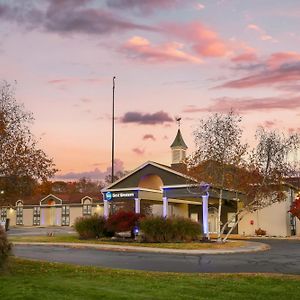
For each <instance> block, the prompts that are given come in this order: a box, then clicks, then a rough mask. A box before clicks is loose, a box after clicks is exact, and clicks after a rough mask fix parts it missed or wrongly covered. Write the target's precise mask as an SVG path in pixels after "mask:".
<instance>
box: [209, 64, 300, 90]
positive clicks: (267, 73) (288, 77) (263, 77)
mask: <svg viewBox="0 0 300 300" xmlns="http://www.w3.org/2000/svg"><path fill="white" fill-rule="evenodd" d="M298 80H300V61H298V62H293V63H287V64H282V65H281V66H279V67H278V68H275V69H270V68H269V69H267V70H264V71H262V72H259V73H254V74H252V75H250V76H246V77H242V78H240V79H237V80H231V81H228V82H225V83H224V84H222V85H220V86H217V87H215V88H238V89H240V88H251V87H254V86H257V87H259V86H272V85H277V84H279V83H281V84H282V83H286V82H297V81H298Z"/></svg>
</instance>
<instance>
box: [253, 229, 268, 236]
mask: <svg viewBox="0 0 300 300" xmlns="http://www.w3.org/2000/svg"><path fill="white" fill-rule="evenodd" d="M255 234H256V235H266V234H267V232H266V231H265V230H263V229H261V228H258V229H256V230H255Z"/></svg>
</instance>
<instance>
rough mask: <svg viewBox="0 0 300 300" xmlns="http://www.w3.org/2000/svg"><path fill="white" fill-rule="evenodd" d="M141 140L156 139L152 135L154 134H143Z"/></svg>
mask: <svg viewBox="0 0 300 300" xmlns="http://www.w3.org/2000/svg"><path fill="white" fill-rule="evenodd" d="M143 140H144V141H145V140H152V141H155V140H156V139H155V137H154V135H153V134H149V133H148V134H145V135H144V136H143Z"/></svg>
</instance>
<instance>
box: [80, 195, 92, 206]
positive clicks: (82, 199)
mask: <svg viewBox="0 0 300 300" xmlns="http://www.w3.org/2000/svg"><path fill="white" fill-rule="evenodd" d="M87 199H88V200H90V201H91V203H90V204H93V198H91V197H90V196H84V197H83V198H81V204H84V203H83V202H84V201H85V200H87Z"/></svg>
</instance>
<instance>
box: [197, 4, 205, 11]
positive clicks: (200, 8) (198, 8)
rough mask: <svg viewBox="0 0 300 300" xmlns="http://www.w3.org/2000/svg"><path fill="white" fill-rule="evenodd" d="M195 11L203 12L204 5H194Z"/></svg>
mask: <svg viewBox="0 0 300 300" xmlns="http://www.w3.org/2000/svg"><path fill="white" fill-rule="evenodd" d="M195 8H196V10H203V9H204V8H205V5H203V4H201V3H197V4H196V5H195Z"/></svg>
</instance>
